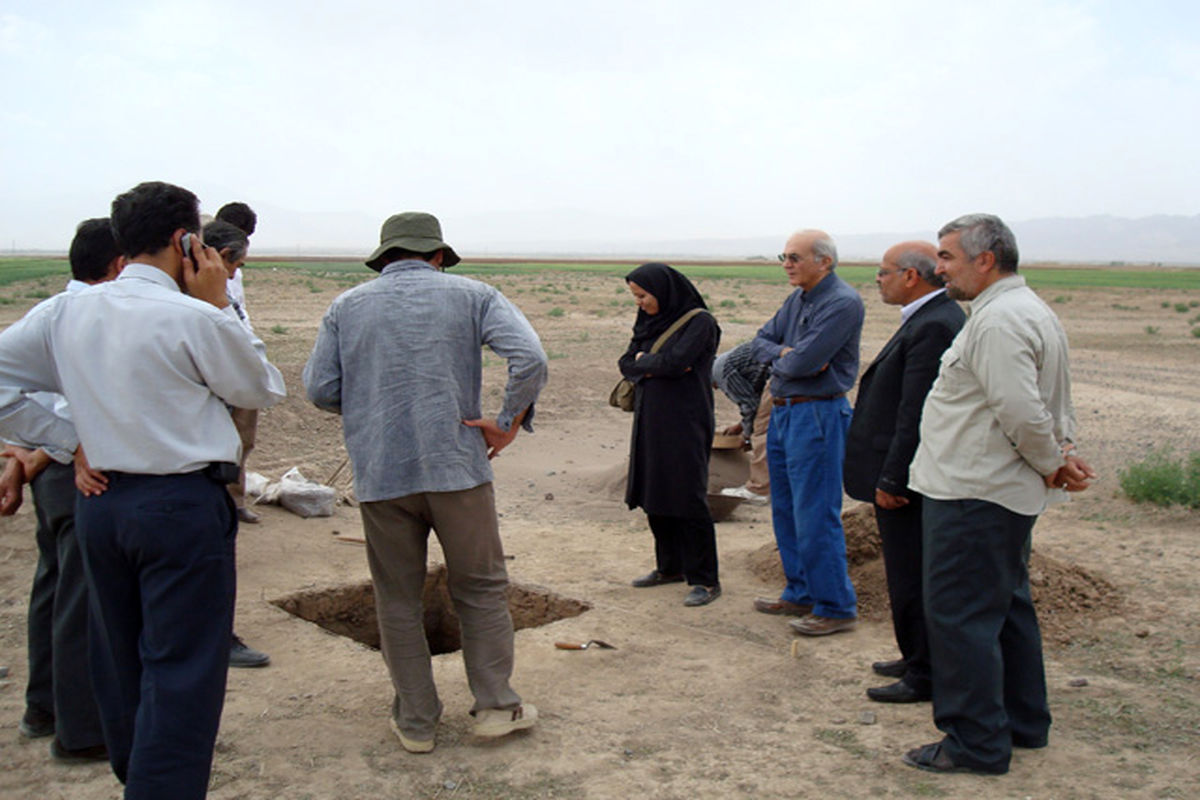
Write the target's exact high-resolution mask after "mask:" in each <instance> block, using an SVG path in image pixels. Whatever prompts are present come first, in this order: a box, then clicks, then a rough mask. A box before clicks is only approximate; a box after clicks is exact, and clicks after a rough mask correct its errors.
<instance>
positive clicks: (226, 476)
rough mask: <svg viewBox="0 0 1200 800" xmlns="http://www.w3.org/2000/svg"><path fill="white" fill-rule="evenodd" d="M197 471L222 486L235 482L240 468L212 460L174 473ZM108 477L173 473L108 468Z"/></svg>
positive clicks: (147, 476) (185, 473) (118, 477)
mask: <svg viewBox="0 0 1200 800" xmlns="http://www.w3.org/2000/svg"><path fill="white" fill-rule="evenodd" d="M195 472H199V473H200V474H201V475H203V476H204V477H206V478H208V479H209V480H210V481H212V482H213V483H219V484H221V485H222V486H224V485H226V484H229V483H237V482H238V476H239V475H240V474H241V468H240V467H239V466H238V465H237V464H234V463H233V462H232V461H213V462H211V463H210V464H209V465H208V466H206V467H201V468H200V469H198V470H194V471H193V472H180V473H175V475H180V476H182V475H191V474H194V473H195ZM104 474H105V475H107V476H108V477H109V478H115V479H117V480H122V479H128V478H169V477H174V475H153V474H151V473H148V472H121V471H119V470H115V469H114V470H109V471H107V472H105V473H104Z"/></svg>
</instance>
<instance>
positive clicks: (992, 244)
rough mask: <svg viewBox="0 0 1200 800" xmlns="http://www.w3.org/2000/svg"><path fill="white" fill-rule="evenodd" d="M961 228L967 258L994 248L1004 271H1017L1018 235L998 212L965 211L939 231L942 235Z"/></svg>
mask: <svg viewBox="0 0 1200 800" xmlns="http://www.w3.org/2000/svg"><path fill="white" fill-rule="evenodd" d="M958 231H961V232H962V235H961V236H960V237H959V240H958V241H959V243H960V244H961V245H962V249H963V251H964V252H965V253H966V254H967V258H972V259H973V258H978V257H979V255H980V254H981V253H987V252H991V253H992V254H993V255H994V256H995V257H996V266H997V267H998V268H999V270H1000V271H1001V272H1016V271H1017V261H1018V260H1019V258H1020V254H1019V253H1018V252H1017V237H1015V236H1013V232H1012V231H1011V230H1010V229H1009V227H1008V226H1007V225H1005V224H1004V222H1003V220H1001V219H1000V218H999V217H997V216H995V215H994V214H964V215H963V216H961V217H959V218H958V219H956V220H953V221H951V222H947V223H946V224H945V225H943V226H942V229H941V230H940V231H938V238H939V239H941V238H942V237H943V236H948V235H949V234H951V233H956V232H958Z"/></svg>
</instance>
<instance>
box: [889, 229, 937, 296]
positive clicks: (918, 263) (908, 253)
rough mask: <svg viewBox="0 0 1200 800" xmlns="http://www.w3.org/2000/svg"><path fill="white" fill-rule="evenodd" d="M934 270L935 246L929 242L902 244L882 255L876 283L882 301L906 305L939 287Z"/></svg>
mask: <svg viewBox="0 0 1200 800" xmlns="http://www.w3.org/2000/svg"><path fill="white" fill-rule="evenodd" d="M936 269H937V247H935V246H934V245H932V244H930V243H929V242H920V241H912V242H901V243H900V244H897V245H893V246H892V247H889V248H888V250H887V252H886V253H884V254H883V261H882V263H881V264H880V268H879V272H878V273H877V274H876V276H875V284H876V285H877V286H878V287H879V295H880V297H882V298H883V302H885V303H889V304H891V305H907V304H909V303H911V302H912V301H914V300H916V299H917V298H919V297H924V296H925V295H927V294H929V293H930V292H933V291H937V290H938V289H940V288H942V285H943V284H942V279H941V277H940V276H939V275H937V274H936V273H935V270H936Z"/></svg>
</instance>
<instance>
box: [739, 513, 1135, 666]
mask: <svg viewBox="0 0 1200 800" xmlns="http://www.w3.org/2000/svg"><path fill="white" fill-rule="evenodd" d="M842 526H843V527H844V528H845V530H846V560H847V562H848V563H849V567H850V580H851V582H852V583H853V584H854V589H855V591H856V592H857V593H858V615H859V618H861V619H864V620H871V621H884V620H887V619H889V617H890V614H891V606H890V604H889V603H888V595H887V576H886V575H885V573H884V568H883V558H882V550H881V547H880V542H879V531H878V529H877V528H876V527H875V513H874V508H873V507H872V506H870V505H868V504H866V503H861V504H859V505H856V506H852V507H851V508H849V509H847V510H846V511H845V512H844V513H843V514H842ZM748 559H749V567H750V572H751V573H752V574H753V575H754V576H755V577H756V578H757V579H758V580H760V581H762V582H763V583H764V584H768V585H771V586H783V584H784V578H783V568H782V567H781V566H780V563H779V548H777V547H776V546H775V545H774V544H767V545H763V546H762V547H760V548H758V549H757V550H755V551H754V552H752V553H750V555H749V556H748ZM1029 585H1030V588H1031V590H1032V593H1033V602H1034V605H1035V606H1036V607H1037V612H1038V621H1039V623H1040V624H1041V627H1042V636H1043V638H1044V639H1046V640H1048V641H1052V642H1055V643H1057V644H1069V643H1070V642H1071V640H1072V639H1073V638H1074V636H1075V635H1076V633H1078V632H1080V631H1081V630H1082V629H1083V628H1085V627H1086V626H1087V624H1088V623H1089V622H1090V621H1091V620H1095V619H1100V618H1103V617H1108V616H1112V615H1114V614H1117V613H1119V611H1120V610H1121V608H1122V606H1123V604H1124V598H1123V597H1122V595H1121V592H1120V590H1119V589H1117V587H1116V586H1115V585H1113V583H1112V582H1111V581H1109V580H1107V579H1105V578H1103V577H1101V576H1099V575H1096V574H1094V573H1092V572H1089V571H1088V570H1086V569H1084V568H1083V567H1080V566H1078V565H1074V564H1066V563H1064V562H1062V561H1059V560H1058V559H1056V558H1054V557H1052V556H1048V555H1044V554H1042V553H1038V552H1034V553H1033V554H1032V556H1031V557H1030V560H1029Z"/></svg>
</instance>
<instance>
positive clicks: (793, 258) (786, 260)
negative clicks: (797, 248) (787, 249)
mask: <svg viewBox="0 0 1200 800" xmlns="http://www.w3.org/2000/svg"><path fill="white" fill-rule="evenodd" d="M775 257H776V258H778V259H779V261H780V262H781V263H783V264H799V263H800V262H801V261H803V260H804V256H802V255H800V254H799V253H780V254H779V255H777V256H775Z"/></svg>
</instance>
